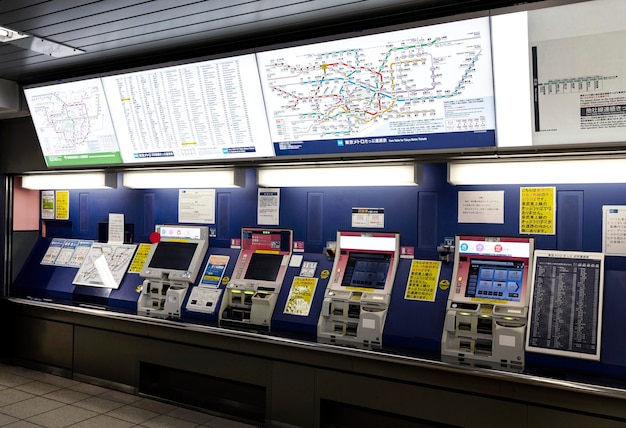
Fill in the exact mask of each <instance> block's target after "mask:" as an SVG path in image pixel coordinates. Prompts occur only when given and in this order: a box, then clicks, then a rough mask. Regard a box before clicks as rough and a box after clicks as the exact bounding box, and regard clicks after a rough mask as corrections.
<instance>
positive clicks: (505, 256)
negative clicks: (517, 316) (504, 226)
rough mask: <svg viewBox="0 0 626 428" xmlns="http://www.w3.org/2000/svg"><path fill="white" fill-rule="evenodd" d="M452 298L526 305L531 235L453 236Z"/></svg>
mask: <svg viewBox="0 0 626 428" xmlns="http://www.w3.org/2000/svg"><path fill="white" fill-rule="evenodd" d="M456 248H457V252H456V253H455V260H454V272H453V274H452V275H453V278H454V283H453V285H454V288H453V290H452V294H451V297H452V300H454V301H461V302H462V301H465V302H492V303H498V304H503V305H504V304H506V305H510V306H527V305H528V290H529V286H528V282H529V278H530V273H531V271H530V266H531V263H532V255H533V250H534V238H531V237H501V236H470V235H460V236H457V237H456Z"/></svg>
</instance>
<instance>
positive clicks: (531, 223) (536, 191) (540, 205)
mask: <svg viewBox="0 0 626 428" xmlns="http://www.w3.org/2000/svg"><path fill="white" fill-rule="evenodd" d="M519 205H520V223H519V224H520V226H519V230H520V234H522V235H526V234H531V235H554V234H555V233H556V187H522V188H520V204H519Z"/></svg>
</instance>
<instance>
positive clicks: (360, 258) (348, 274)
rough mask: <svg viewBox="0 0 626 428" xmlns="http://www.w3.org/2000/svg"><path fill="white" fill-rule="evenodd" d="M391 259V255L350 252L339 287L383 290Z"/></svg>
mask: <svg viewBox="0 0 626 428" xmlns="http://www.w3.org/2000/svg"><path fill="white" fill-rule="evenodd" d="M391 258H392V257H391V254H376V253H359V252H350V255H349V256H348V263H347V264H346V268H345V272H344V274H343V280H342V281H341V285H343V286H344V287H363V288H374V289H379V290H382V289H384V288H385V284H386V283H387V275H388V274H389V264H390V263H391Z"/></svg>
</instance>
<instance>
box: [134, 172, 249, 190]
mask: <svg viewBox="0 0 626 428" xmlns="http://www.w3.org/2000/svg"><path fill="white" fill-rule="evenodd" d="M245 174H246V171H245V170H244V169H243V168H219V169H211V170H159V171H155V170H151V171H128V172H124V173H122V184H123V185H124V186H125V187H130V188H132V189H199V188H207V187H211V188H212V187H244V186H245V185H246V175H245Z"/></svg>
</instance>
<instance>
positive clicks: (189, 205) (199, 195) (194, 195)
mask: <svg viewBox="0 0 626 428" xmlns="http://www.w3.org/2000/svg"><path fill="white" fill-rule="evenodd" d="M178 222H179V223H205V224H215V189H180V190H179V191H178Z"/></svg>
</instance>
